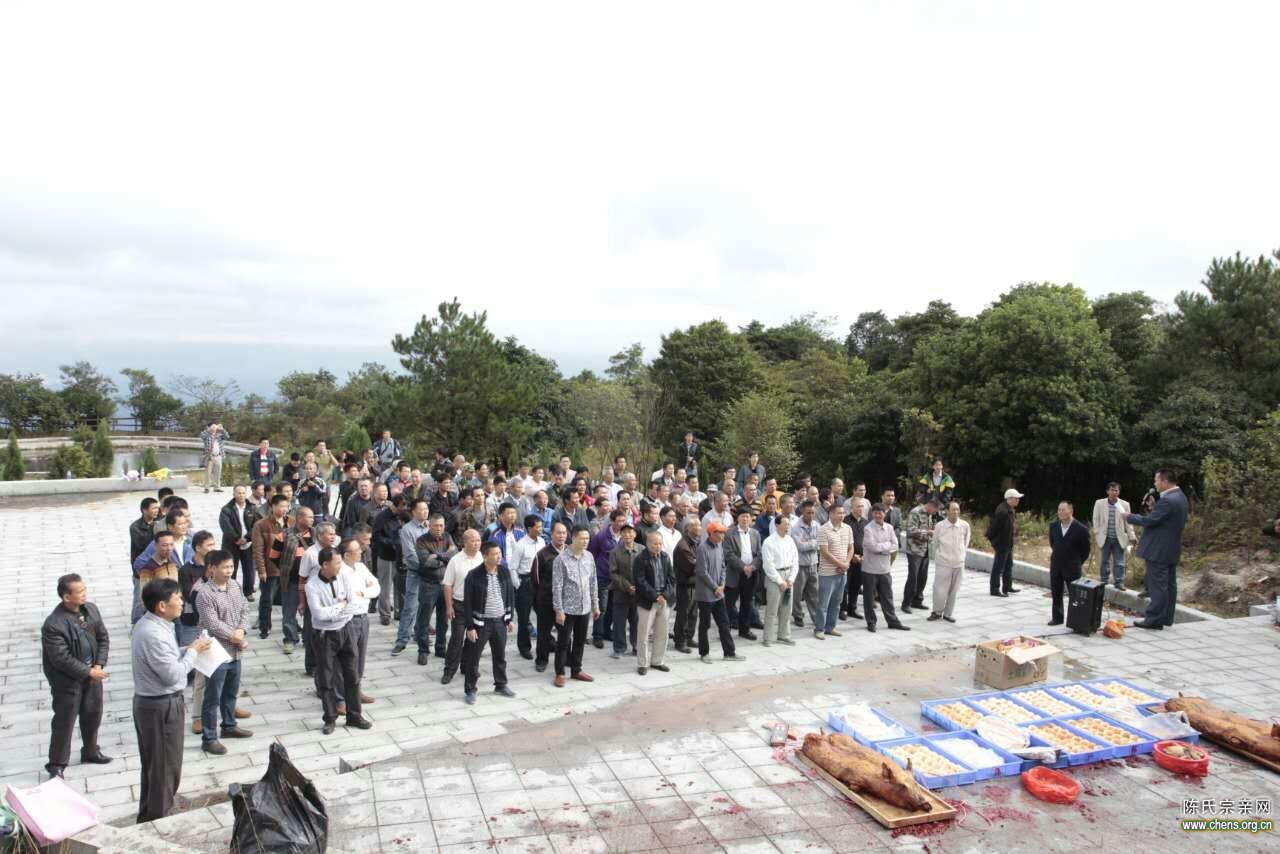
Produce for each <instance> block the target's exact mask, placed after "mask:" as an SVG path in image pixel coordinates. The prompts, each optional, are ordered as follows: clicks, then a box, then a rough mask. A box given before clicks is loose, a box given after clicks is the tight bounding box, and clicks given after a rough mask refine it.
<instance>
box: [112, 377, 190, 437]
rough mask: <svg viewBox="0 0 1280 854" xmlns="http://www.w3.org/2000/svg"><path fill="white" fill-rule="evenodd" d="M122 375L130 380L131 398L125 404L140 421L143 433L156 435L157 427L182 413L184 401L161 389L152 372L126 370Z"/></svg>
mask: <svg viewBox="0 0 1280 854" xmlns="http://www.w3.org/2000/svg"><path fill="white" fill-rule="evenodd" d="M120 373H121V374H123V375H124V376H125V378H126V379H128V380H129V396H128V397H126V398H125V399H124V403H125V404H126V405H127V406H128V407H129V410H130V411H131V412H133V417H134V418H137V419H138V429H139V430H140V431H141V432H142V433H147V434H149V433H154V432H155V431H156V428H157V427H159V426H160V425H161V424H162V423H165V422H167V421H170V420H171V419H173V418H174V417H176V416H177V415H178V413H179V412H180V411H181V409H182V401H181V400H178V398H176V397H174V396H173V395H171V394H169V393H168V392H167V391H165V390H164V389H162V388H160V386H159V385H157V384H156V378H155V377H154V376H153V375H152V373H151V372H150V371H148V370H146V369H145V368H125V369H124V370H122V371H121V372H120Z"/></svg>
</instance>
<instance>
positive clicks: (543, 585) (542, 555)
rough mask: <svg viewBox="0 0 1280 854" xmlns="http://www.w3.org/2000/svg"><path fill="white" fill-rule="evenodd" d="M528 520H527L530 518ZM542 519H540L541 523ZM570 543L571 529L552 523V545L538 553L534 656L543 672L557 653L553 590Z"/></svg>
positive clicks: (532, 576)
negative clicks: (558, 560)
mask: <svg viewBox="0 0 1280 854" xmlns="http://www.w3.org/2000/svg"><path fill="white" fill-rule="evenodd" d="M526 521H527V517H526ZM540 522H541V520H539V523H540ZM568 541H569V530H568V529H567V528H565V526H564V523H563V522H553V523H552V524H551V543H550V544H548V545H545V546H543V547H542V548H541V549H539V550H538V558H537V560H535V561H534V562H533V570H532V571H531V572H530V573H529V580H530V582H532V583H531V585H530V586H531V587H532V588H533V612H534V614H535V615H536V616H537V622H538V643H537V646H536V652H535V653H534V656H533V668H534V669H535V670H537V671H538V672H539V673H542V672H543V671H544V670H546V669H547V663H548V662H549V661H550V659H551V656H552V655H553V654H554V653H555V650H556V635H555V632H556V631H557V628H556V609H555V606H554V605H553V604H552V600H551V588H552V584H551V582H552V579H553V578H554V577H555V576H554V575H553V572H554V567H555V564H556V558H558V557H560V552H562V551H564V547H565V543H567V542H568Z"/></svg>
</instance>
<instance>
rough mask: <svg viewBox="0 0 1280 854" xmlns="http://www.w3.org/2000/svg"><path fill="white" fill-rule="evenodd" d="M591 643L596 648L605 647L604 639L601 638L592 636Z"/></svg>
mask: <svg viewBox="0 0 1280 854" xmlns="http://www.w3.org/2000/svg"><path fill="white" fill-rule="evenodd" d="M591 645H592V646H594V647H595V648H596V649H604V640H602V639H601V638H592V639H591Z"/></svg>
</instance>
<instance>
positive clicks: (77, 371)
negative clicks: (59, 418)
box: [58, 361, 116, 424]
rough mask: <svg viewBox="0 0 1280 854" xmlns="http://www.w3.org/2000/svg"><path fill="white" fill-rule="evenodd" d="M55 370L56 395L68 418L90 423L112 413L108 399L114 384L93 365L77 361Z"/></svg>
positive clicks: (109, 399)
mask: <svg viewBox="0 0 1280 854" xmlns="http://www.w3.org/2000/svg"><path fill="white" fill-rule="evenodd" d="M58 370H59V371H60V372H61V374H62V388H61V389H60V390H59V391H58V396H59V397H61V398H62V403H63V405H64V406H65V407H66V409H67V413H68V414H69V415H70V416H71V417H72V418H74V419H76V420H77V421H85V422H88V423H90V424H94V423H97V421H98V419H100V418H110V417H111V413H113V412H115V411H116V402H115V400H114V399H113V398H112V395H114V394H115V393H116V384H115V383H114V382H112V381H111V380H110V379H108V378H107V377H106V376H104V375H102V374H101V373H99V372H98V369H97V368H95V367H94V366H93V365H91V364H89V363H88V362H83V361H81V362H75V363H74V364H70V365H62V366H61V367H60V368H59V369H58Z"/></svg>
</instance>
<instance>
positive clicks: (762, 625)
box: [751, 620, 764, 631]
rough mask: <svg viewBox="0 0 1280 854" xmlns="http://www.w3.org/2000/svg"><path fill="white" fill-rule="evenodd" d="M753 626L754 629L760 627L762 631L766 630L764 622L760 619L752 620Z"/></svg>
mask: <svg viewBox="0 0 1280 854" xmlns="http://www.w3.org/2000/svg"><path fill="white" fill-rule="evenodd" d="M751 628H753V629H759V630H760V631H764V623H762V622H760V621H759V620H752V621H751Z"/></svg>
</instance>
